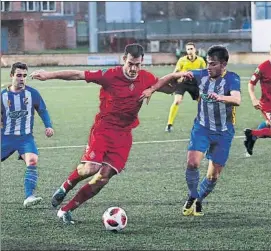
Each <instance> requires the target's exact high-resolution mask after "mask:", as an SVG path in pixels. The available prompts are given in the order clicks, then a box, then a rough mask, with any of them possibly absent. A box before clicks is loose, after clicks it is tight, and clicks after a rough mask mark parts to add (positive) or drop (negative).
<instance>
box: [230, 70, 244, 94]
mask: <svg viewBox="0 0 271 251" xmlns="http://www.w3.org/2000/svg"><path fill="white" fill-rule="evenodd" d="M230 91H239V92H240V91H241V81H240V77H239V75H237V74H234V75H233V76H232V78H231V81H230Z"/></svg>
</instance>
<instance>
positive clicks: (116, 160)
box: [58, 130, 132, 223]
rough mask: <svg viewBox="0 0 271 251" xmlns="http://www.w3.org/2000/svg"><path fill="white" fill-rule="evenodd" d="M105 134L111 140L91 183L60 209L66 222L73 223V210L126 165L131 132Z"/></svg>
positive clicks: (60, 215)
mask: <svg viewBox="0 0 271 251" xmlns="http://www.w3.org/2000/svg"><path fill="white" fill-rule="evenodd" d="M103 135H104V136H105V139H109V140H108V144H107V150H106V151H105V152H106V154H105V156H104V161H103V164H102V166H101V167H100V169H99V171H98V172H97V173H96V174H95V175H94V176H93V177H92V179H91V180H90V181H89V183H87V184H86V185H84V186H83V187H82V188H81V189H80V190H79V191H78V193H77V194H76V195H75V196H74V198H73V199H72V200H71V201H69V202H68V204H67V205H65V206H63V207H62V208H61V209H60V210H59V211H58V217H59V218H62V219H63V221H64V222H66V223H72V219H71V211H73V210H74V209H76V208H77V207H78V206H80V205H81V204H82V203H84V202H85V201H87V200H89V199H91V198H93V197H94V196H95V195H96V194H98V193H99V192H100V190H101V189H102V188H103V187H104V186H105V185H106V184H107V183H108V182H109V180H110V179H111V178H112V177H113V176H114V175H115V174H117V173H120V172H121V171H122V170H123V169H124V167H125V164H126V162H127V159H128V156H129V152H130V149H131V146H132V135H131V133H130V132H113V131H110V130H107V131H106V132H104V133H103Z"/></svg>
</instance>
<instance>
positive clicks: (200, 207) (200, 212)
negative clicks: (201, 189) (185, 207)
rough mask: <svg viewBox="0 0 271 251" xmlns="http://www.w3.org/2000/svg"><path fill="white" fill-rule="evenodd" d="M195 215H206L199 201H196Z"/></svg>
mask: <svg viewBox="0 0 271 251" xmlns="http://www.w3.org/2000/svg"><path fill="white" fill-rule="evenodd" d="M193 215H194V216H203V215H204V213H203V211H202V203H201V202H200V201H198V200H196V203H195V206H194V211H193Z"/></svg>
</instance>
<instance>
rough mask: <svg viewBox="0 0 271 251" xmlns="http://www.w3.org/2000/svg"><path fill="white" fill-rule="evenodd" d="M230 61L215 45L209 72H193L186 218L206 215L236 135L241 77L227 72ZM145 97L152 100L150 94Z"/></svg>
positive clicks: (210, 51)
mask: <svg viewBox="0 0 271 251" xmlns="http://www.w3.org/2000/svg"><path fill="white" fill-rule="evenodd" d="M228 60H229V54H228V51H227V49H226V48H225V47H223V46H216V45H215V46H212V47H210V48H209V49H208V52H207V69H206V70H195V71H192V74H193V76H194V79H195V80H196V82H197V84H198V87H199V93H200V99H199V102H198V114H197V117H196V119H195V121H194V126H193V128H192V131H191V137H190V143H189V146H188V154H187V168H186V172H185V176H186V182H187V186H188V190H189V198H188V200H187V201H186V202H185V204H184V206H183V215H194V216H203V215H204V213H203V211H202V201H203V199H204V198H205V197H206V196H207V195H208V194H209V193H211V192H212V191H213V189H214V187H215V185H216V182H217V179H218V177H219V175H220V173H221V171H222V169H223V167H224V166H225V164H226V161H227V159H228V156H229V151H230V147H231V142H232V139H233V136H234V133H235V131H234V122H235V106H239V105H240V103H241V94H240V77H239V76H238V75H237V74H236V73H234V72H229V71H227V70H226V66H227V62H228ZM145 95H146V97H150V93H148V94H147V93H146V94H145ZM205 153H206V155H205ZM204 156H206V157H207V159H209V165H208V170H207V175H206V177H205V178H203V180H202V182H201V183H200V187H199V190H198V185H199V177H200V174H199V166H200V162H201V160H202V159H203V158H204Z"/></svg>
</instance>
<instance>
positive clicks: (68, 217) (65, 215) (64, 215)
mask: <svg viewBox="0 0 271 251" xmlns="http://www.w3.org/2000/svg"><path fill="white" fill-rule="evenodd" d="M57 217H58V218H59V219H62V220H63V222H64V223H65V224H72V225H73V224H74V221H73V219H72V214H71V211H68V212H66V211H62V210H61V208H60V209H59V210H58V212H57Z"/></svg>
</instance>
